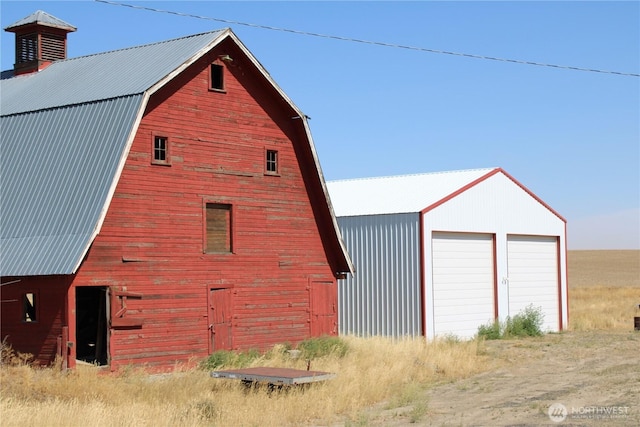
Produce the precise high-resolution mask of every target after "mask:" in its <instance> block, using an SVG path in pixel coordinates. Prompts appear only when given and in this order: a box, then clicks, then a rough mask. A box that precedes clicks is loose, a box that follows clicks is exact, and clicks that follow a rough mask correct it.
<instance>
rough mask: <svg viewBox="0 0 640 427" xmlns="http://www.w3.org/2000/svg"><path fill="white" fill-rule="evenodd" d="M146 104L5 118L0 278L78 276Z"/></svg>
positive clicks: (110, 103)
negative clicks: (75, 269)
mask: <svg viewBox="0 0 640 427" xmlns="http://www.w3.org/2000/svg"><path fill="white" fill-rule="evenodd" d="M141 102H142V96H132V97H124V98H117V99H112V100H107V101H102V102H94V103H89V104H83V105H77V106H72V107H67V108H57V109H52V110H47V111H41V112H38V113H28V114H20V115H15V116H9V117H2V119H1V121H0V125H1V126H2V134H1V136H0V153H2V155H1V156H0V170H1V171H2V185H1V189H0V212H1V215H0V236H1V239H2V240H1V242H0V243H1V245H0V246H1V248H0V251H1V252H0V275H2V276H18V275H44V274H71V273H73V269H74V268H75V266H76V265H77V264H78V263H79V261H80V259H81V258H82V257H83V256H84V250H85V249H86V248H87V246H88V244H89V243H90V241H89V239H90V238H91V236H92V233H93V232H94V230H95V228H96V226H97V224H98V220H99V218H100V213H101V211H102V209H103V208H104V207H105V203H106V198H107V196H108V193H109V189H110V187H111V185H112V182H113V178H114V176H115V174H116V171H117V168H118V164H119V161H120V159H121V157H122V155H123V153H124V149H125V146H126V142H127V139H128V137H129V134H130V133H131V131H132V128H133V124H134V122H135V119H136V116H137V113H138V111H139V109H140V108H141Z"/></svg>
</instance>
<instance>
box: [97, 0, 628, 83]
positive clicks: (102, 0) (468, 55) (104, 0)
mask: <svg viewBox="0 0 640 427" xmlns="http://www.w3.org/2000/svg"><path fill="white" fill-rule="evenodd" d="M94 1H96V2H98V3H106V4H111V5H114V6H124V7H130V8H132V9H141V10H148V11H151V12H159V13H167V14H170V15H177V16H182V17H187V18H196V19H203V20H207V21H216V22H222V23H225V24H232V25H242V26H245V27H252V28H259V29H263V30H271V31H280V32H285V33H292V34H298V35H303V36H311V37H321V38H325V39H332V40H340V41H346V42H352V43H362V44H369V45H375V46H384V47H392V48H397V49H406V50H414V51H419V52H429V53H438V54H443V55H453V56H462V57H466V58H473V59H484V60H488V61H500V62H510V63H513V64H522V65H534V66H537V67H550V68H559V69H564V70H573V71H586V72H590V73H602V74H615V75H618V76H630V77H640V74H637V73H624V72H620V71H610V70H600V69H595V68H582V67H573V66H569V65H557V64H547V63H543V62H533V61H523V60H520V59H509V58H498V57H495V56H485V55H475V54H471V53H461V52H451V51H446V50H438V49H428V48H424V47H416V46H407V45H400V44H393V43H385V42H377V41H371V40H362V39H355V38H350V37H341V36H333V35H328V34H321V33H313V32H308V31H300V30H292V29H288V28H279V27H272V26H269V25H260V24H250V23H246V22H239V21H232V20H229V19H222V18H212V17H209V16H200V15H193V14H190V13H182V12H174V11H171V10H163V9H155V8H152V7H146V6H137V5H132V4H127V3H118V2H113V1H108V0H94Z"/></svg>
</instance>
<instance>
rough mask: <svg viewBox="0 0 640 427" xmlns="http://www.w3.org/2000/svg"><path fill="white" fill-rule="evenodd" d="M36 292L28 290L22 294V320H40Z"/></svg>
mask: <svg viewBox="0 0 640 427" xmlns="http://www.w3.org/2000/svg"><path fill="white" fill-rule="evenodd" d="M36 303H37V298H36V294H35V293H33V292H27V293H25V294H24V295H23V296H22V308H23V309H22V321H23V322H35V321H37V320H38V311H37V310H36V308H37V306H36Z"/></svg>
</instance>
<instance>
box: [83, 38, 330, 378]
mask: <svg viewBox="0 0 640 427" xmlns="http://www.w3.org/2000/svg"><path fill="white" fill-rule="evenodd" d="M222 54H228V55H230V56H231V57H232V58H233V59H234V61H233V62H232V63H231V64H224V65H225V90H226V93H220V92H215V91H210V90H209V89H208V87H209V65H210V64H211V62H213V61H214V60H216V59H217V58H218V56H219V55H222ZM221 64H223V63H222V62H221ZM258 79H259V76H258V75H257V74H256V72H255V71H254V69H253V66H252V65H251V64H250V63H248V62H247V61H246V60H245V59H244V58H243V57H242V54H241V53H240V51H238V50H237V48H236V47H235V45H233V44H229V43H222V44H221V45H220V46H218V47H217V48H216V49H215V50H214V51H213V52H211V53H210V54H209V55H207V57H206V58H203V60H201V61H199V62H198V63H197V64H194V65H193V66H191V67H190V68H189V69H188V70H186V71H185V72H184V73H183V74H182V75H181V76H179V77H177V78H176V79H174V81H172V82H171V83H170V84H169V85H167V86H166V87H164V88H163V89H161V90H160V91H159V92H158V93H156V94H154V95H153V96H152V98H151V99H150V102H149V107H148V109H147V111H146V113H145V115H144V117H143V119H142V122H141V125H140V127H139V131H138V133H137V135H136V136H135V140H134V142H133V146H132V148H131V151H130V153H129V155H128V158H127V161H126V164H125V167H124V171H123V173H122V176H121V178H120V181H119V183H118V185H117V188H116V191H115V195H114V198H113V201H112V203H111V205H110V207H109V210H108V213H107V215H106V219H105V221H104V224H103V226H102V229H101V232H100V234H99V235H98V237H97V238H96V239H95V241H94V243H93V245H92V247H91V249H90V251H89V254H88V256H87V259H86V261H85V262H84V263H83V265H82V266H81V268H80V270H79V272H78V274H77V277H76V278H75V280H74V285H75V286H120V287H126V289H127V290H128V291H131V292H138V293H142V294H143V297H142V299H139V300H133V299H132V300H129V301H127V305H128V308H129V311H128V312H127V314H126V315H127V316H135V317H142V318H144V323H143V326H142V327H141V328H139V329H126V330H124V329H123V330H115V331H112V335H111V341H110V345H111V347H110V353H111V357H112V359H111V363H112V367H114V368H116V367H117V366H120V365H123V364H128V363H145V364H150V365H170V364H172V363H174V362H175V361H185V360H188V359H189V358H191V357H204V356H206V355H207V353H208V349H209V345H210V342H209V339H210V337H209V329H208V325H209V319H208V306H207V298H208V293H209V289H212V288H232V297H231V300H232V304H233V307H232V340H231V342H232V346H233V348H234V349H248V348H261V349H264V348H266V347H268V346H270V345H272V344H274V343H278V342H290V343H295V342H298V341H300V340H302V339H305V338H307V337H309V334H310V323H309V322H310V321H311V318H310V312H309V310H310V303H309V298H310V280H323V281H330V282H333V286H334V289H335V286H336V285H335V278H334V275H333V274H334V273H333V272H332V271H331V268H330V265H329V263H328V258H327V254H326V253H325V248H324V246H323V241H322V238H321V235H320V232H321V230H319V226H318V221H317V220H316V214H315V213H314V209H313V208H312V203H316V201H315V200H312V199H311V198H310V195H309V192H308V186H309V182H308V180H309V179H310V178H309V177H310V176H312V175H313V174H314V173H316V171H315V170H313V171H310V170H309V169H308V168H309V167H310V165H309V164H308V161H306V162H307V163H304V164H303V165H302V166H301V165H300V163H299V159H302V158H305V156H306V155H307V153H305V151H304V150H308V143H307V142H306V140H304V139H302V137H303V135H300V134H299V131H296V130H295V129H296V127H294V125H293V123H292V122H293V121H294V120H296V119H293V118H292V111H291V109H290V108H289V107H287V106H286V104H284V103H283V102H282V100H281V99H279V98H278V97H277V96H276V94H275V92H274V91H273V90H272V89H267V88H266V87H265V85H264V84H263V82H261V81H259V80H258ZM154 134H160V135H163V136H166V137H168V138H169V144H170V160H171V165H170V166H161V165H152V163H151V155H152V151H151V147H152V138H153V135H154ZM266 149H273V150H277V151H278V163H279V174H278V176H271V175H268V174H265V150H266ZM305 168H306V169H305ZM311 197H315V196H313V195H312V196H311ZM206 202H216V203H225V204H230V205H232V216H233V253H229V254H209V253H203V249H204V241H205V235H204V233H205V229H204V223H203V221H204V215H205V212H204V207H205V203H206ZM319 202H320V203H325V202H324V200H320V201H319ZM336 320H337V317H336Z"/></svg>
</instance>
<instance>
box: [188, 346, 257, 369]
mask: <svg viewBox="0 0 640 427" xmlns="http://www.w3.org/2000/svg"><path fill="white" fill-rule="evenodd" d="M258 357H260V352H259V351H258V350H249V351H246V352H234V351H230V350H218V351H215V352H213V353H212V354H211V356H209V357H208V358H206V359H205V360H204V361H203V362H202V363H201V364H200V367H201V368H202V369H217V368H222V367H226V368H244V367H246V366H248V365H249V364H250V363H251V362H253V361H254V360H255V359H257V358H258Z"/></svg>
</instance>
